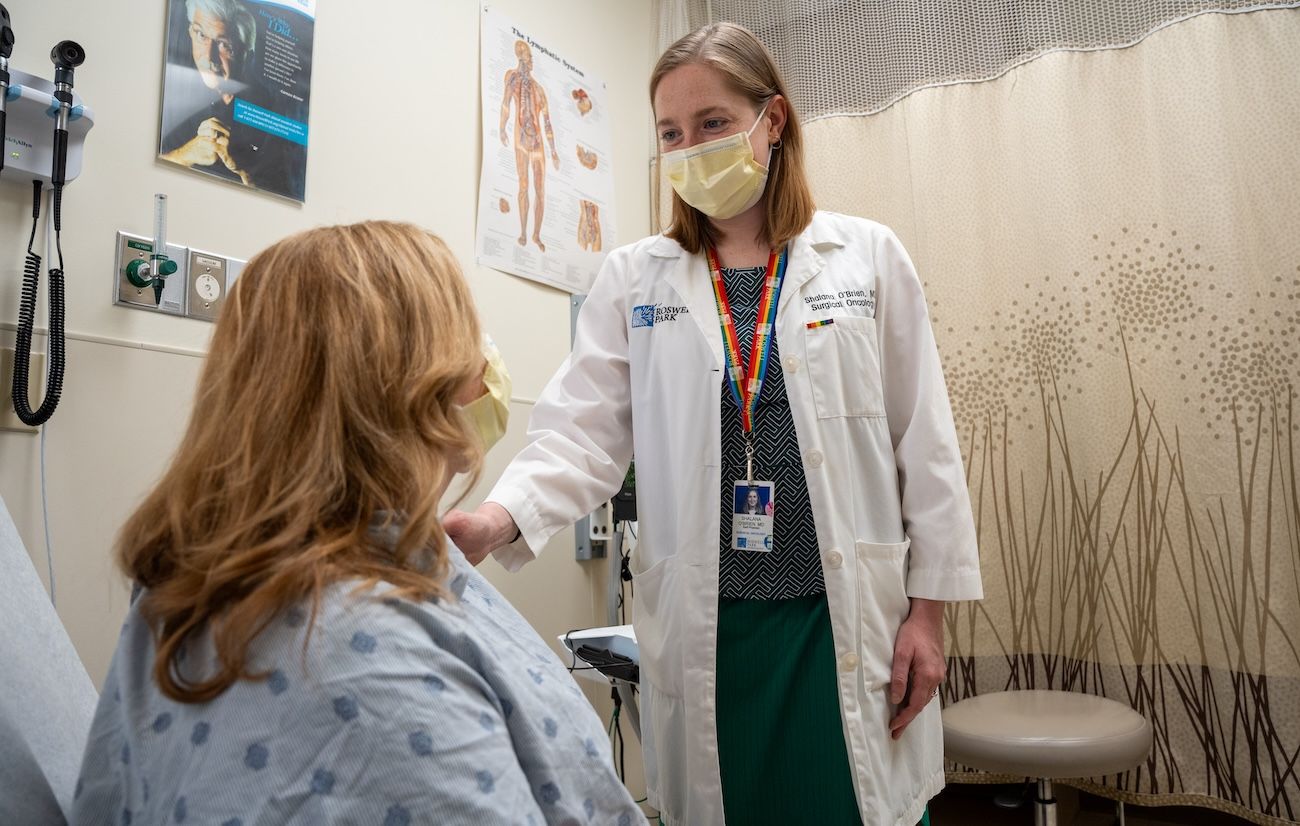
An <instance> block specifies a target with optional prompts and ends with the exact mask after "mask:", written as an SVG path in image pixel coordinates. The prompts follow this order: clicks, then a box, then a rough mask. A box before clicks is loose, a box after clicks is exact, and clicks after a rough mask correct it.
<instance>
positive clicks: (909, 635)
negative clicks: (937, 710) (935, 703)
mask: <svg viewBox="0 0 1300 826" xmlns="http://www.w3.org/2000/svg"><path fill="white" fill-rule="evenodd" d="M943 607H944V603H943V602H939V601H935V600H929V599H915V598H914V599H913V600H912V610H911V612H910V613H909V614H908V615H907V619H906V620H904V621H903V624H902V626H901V627H900V628H899V629H898V637H897V638H896V639H895V640H894V670H893V675H892V677H891V679H890V681H889V701H890V702H891V703H893V704H894V705H896V706H898V709H897V711H896V713H895V714H894V719H892V720H890V721H889V736H890V737H892V738H894V739H895V740H897V739H898V738H899V737H901V736H902V735H903V729H905V728H907V726H908V724H909V723H911V722H912V721H913V720H914V719H916V715H918V714H920V713H921V710H922V709H923V708H925V707H926V706H927V705H929V703H930V701H931V700H933V699H934V698H935V697H936V696H937V692H938V690H939V685H940V684H941V683H942V682H943V679H944V677H945V676H946V674H947V663H946V661H945V659H944V653H943Z"/></svg>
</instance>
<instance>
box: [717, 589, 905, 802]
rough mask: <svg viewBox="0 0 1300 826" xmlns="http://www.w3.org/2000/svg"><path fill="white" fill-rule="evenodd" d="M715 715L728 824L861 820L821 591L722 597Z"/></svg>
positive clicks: (826, 614) (723, 800) (826, 610)
mask: <svg viewBox="0 0 1300 826" xmlns="http://www.w3.org/2000/svg"><path fill="white" fill-rule="evenodd" d="M717 720H718V761H719V764H720V768H721V772H722V802H723V810H724V812H725V813H726V818H727V823H728V824H743V825H744V826H758V825H759V824H799V823H816V824H820V825H822V826H841V825H842V826H859V825H860V824H861V822H862V821H861V818H859V816H858V803H857V798H856V797H855V796H854V793H853V772H852V770H851V769H850V767H849V757H848V751H847V750H846V748H845V745H844V729H843V727H842V725H841V722H840V701H839V691H838V689H837V688H836V671H835V641H834V638H833V637H832V635H831V620H830V609H829V608H828V606H827V604H826V595H825V594H817V595H815V596H811V597H799V598H796V599H783V600H744V599H723V600H721V602H720V605H719V612H718V678H717ZM921 823H922V824H923V826H929V813H928V812H927V813H926V816H925V817H924V818H923V819H922V820H921Z"/></svg>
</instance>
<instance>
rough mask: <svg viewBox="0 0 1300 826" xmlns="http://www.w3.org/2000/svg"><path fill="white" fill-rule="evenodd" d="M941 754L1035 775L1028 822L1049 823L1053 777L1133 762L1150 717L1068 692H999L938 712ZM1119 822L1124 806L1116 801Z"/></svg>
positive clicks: (1142, 753)
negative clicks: (939, 717) (1032, 801)
mask: <svg viewBox="0 0 1300 826" xmlns="http://www.w3.org/2000/svg"><path fill="white" fill-rule="evenodd" d="M943 747H944V756H945V757H947V758H948V759H949V760H952V761H954V762H957V763H961V764H962V765H964V766H970V767H971V768H973V769H979V770H981V771H987V772H993V773H997V774H1012V775H1021V776H1023V777H1030V778H1033V779H1034V780H1036V781H1037V783H1038V788H1037V795H1036V796H1035V800H1034V822H1035V824H1037V826H1056V798H1055V796H1054V795H1053V792H1052V781H1053V780H1056V779H1061V778H1067V777H1098V776H1101V775H1107V774H1119V773H1121V772H1126V771H1128V770H1129V769H1132V768H1135V767H1137V766H1138V765H1140V764H1141V763H1142V761H1143V760H1145V759H1146V757H1147V754H1148V753H1150V751H1151V723H1150V722H1148V721H1147V719H1146V718H1145V717H1143V716H1142V715H1141V714H1138V713H1137V712H1136V711H1134V710H1133V709H1131V708H1129V707H1128V706H1126V705H1124V704H1122V703H1117V702H1115V701H1114V700H1107V699H1106V698H1105V697H1095V696H1093V695H1091V694H1077V693H1074V692H1069V691H999V692H995V693H992V694H981V695H980V696H978V697H971V698H969V699H966V700H962V701H961V702H959V703H954V704H953V705H951V706H949V707H947V708H945V709H944V710H943ZM1117 812H1118V815H1119V822H1120V824H1123V823H1124V804H1123V803H1120V804H1119V805H1118V807H1117Z"/></svg>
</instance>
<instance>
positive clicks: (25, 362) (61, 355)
mask: <svg viewBox="0 0 1300 826" xmlns="http://www.w3.org/2000/svg"><path fill="white" fill-rule="evenodd" d="M9 36H10V39H12V31H11V32H10V33H9ZM3 37H4V33H3V32H0V42H3ZM50 60H51V61H53V63H54V88H53V90H52V91H51V92H50V93H48V94H49V98H48V100H50V101H51V103H52V104H53V105H54V106H55V107H56V108H55V110H54V111H53V115H54V138H53V147H52V148H53V157H52V159H51V164H50V167H49V168H50V185H51V186H50V188H51V190H52V192H51V197H50V211H51V217H52V219H53V221H52V222H53V225H54V248H55V250H56V254H57V256H58V266H57V267H51V268H50V269H49V290H50V294H49V306H50V311H49V325H50V330H49V339H48V345H47V347H46V351H47V354H48V358H49V385H48V387H47V388H46V390H45V398H44V399H43V400H42V401H41V404H40V406H39V407H37V409H36V410H32V408H31V405H30V403H29V402H28V398H27V392H28V380H29V378H30V370H31V354H32V333H33V332H34V327H35V324H36V296H37V292H38V291H39V289H40V277H41V257H40V256H39V255H37V254H36V252H35V251H34V249H33V245H34V243H35V241H36V228H37V226H38V225H39V224H40V215H41V180H40V179H39V178H37V179H34V180H33V181H32V234H31V237H30V238H29V239H28V241H27V261H26V264H25V265H24V267H23V287H22V297H21V298H20V300H19V304H18V330H17V333H16V335H15V347H14V381H13V391H12V398H13V405H14V412H15V413H17V414H18V418H19V419H21V420H22V422H23V424H26V425H28V426H29V427H38V426H40V425H42V424H45V422H47V421H49V419H50V417H51V416H53V415H54V409H55V408H56V407H58V405H59V398H60V396H61V395H62V394H63V372H64V366H65V364H66V353H65V342H64V330H63V325H64V304H63V298H64V276H63V244H62V239H61V233H62V230H63V187H64V184H66V183H67V181H68V174H67V173H68V124H69V122H70V121H71V120H72V119H73V117H74V114H73V108H74V98H73V95H72V86H73V76H74V70H75V69H76V68H77V67H78V66H80V65H81V64H82V63H84V62H85V60H86V50H85V49H83V48H81V46H79V45H78V44H76V43H74V42H73V41H71V40H64V41H62V42H60V43H57V44H55V46H54V48H53V49H52V50H51V51H50Z"/></svg>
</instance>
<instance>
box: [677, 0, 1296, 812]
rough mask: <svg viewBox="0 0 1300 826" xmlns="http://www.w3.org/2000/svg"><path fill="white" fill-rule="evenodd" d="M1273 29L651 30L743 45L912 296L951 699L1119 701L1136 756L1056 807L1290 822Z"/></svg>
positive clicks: (1074, 10) (1057, 9)
mask: <svg viewBox="0 0 1300 826" xmlns="http://www.w3.org/2000/svg"><path fill="white" fill-rule="evenodd" d="M1291 5H1295V4H1283V3H1277V4H1254V5H1252V6H1246V5H1245V4H1233V3H1216V4H1209V3H1194V2H1172V0H1171V1H1169V2H1127V3H1122V4H1121V3H1087V4H1084V3H1065V2H1059V3H1051V2H1012V1H1011V0H1004V1H1003V2H963V3H955V2H949V3H943V2H939V3H934V2H927V3H921V2H919V0H913V1H912V2H902V1H901V0H890V2H884V1H883V0H881V1H880V2H853V3H826V2H823V3H808V2H802V3H799V2H796V3H790V2H785V3H774V2H772V3H769V2H758V0H753V1H752V2H747V1H742V0H737V1H736V2H719V1H717V0H715V2H712V3H702V2H686V3H673V2H669V1H668V0H665V1H664V2H663V3H662V4H661V9H660V11H661V17H660V20H661V38H662V39H664V40H665V41H667V40H669V39H671V38H672V37H674V36H676V35H678V34H680V33H682V32H683V31H686V30H689V29H690V28H692V27H694V26H696V25H699V24H701V23H703V22H705V21H706V20H707V19H709V18H710V16H711V17H712V19H730V20H736V21H738V22H741V23H744V24H746V25H748V26H750V27H751V28H753V29H754V30H755V31H756V32H758V33H759V35H760V36H761V37H763V38H764V40H765V41H766V42H767V43H768V44H769V46H770V47H771V48H772V49H773V51H774V52H775V53H776V55H777V57H778V60H779V61H780V62H781V63H782V65H783V69H784V71H785V72H786V73H787V75H788V79H789V80H790V81H791V85H792V88H793V90H794V91H793V95H794V97H795V104H796V106H798V107H799V109H800V111H802V112H804V114H805V117H806V118H809V119H811V121H812V122H811V124H810V126H809V128H808V143H809V161H810V168H811V171H812V175H813V179H814V180H813V183H814V190H815V192H816V194H817V198H818V203H819V206H820V207H822V208H824V209H832V210H836V211H840V212H845V213H851V214H854V215H862V216H866V217H870V218H873V219H875V220H878V221H881V222H883V223H885V224H888V225H890V226H892V227H893V228H894V229H895V230H896V231H897V232H898V233H899V235H900V236H901V238H902V239H903V241H904V243H905V244H906V246H907V248H908V249H909V251H910V252H911V254H912V256H913V258H914V260H915V262H916V265H917V268H918V270H919V272H920V273H921V277H922V280H923V281H924V283H925V288H926V293H927V297H928V300H929V304H930V309H931V313H932V320H933V323H934V326H935V332H936V335H937V337H938V342H939V348H940V352H941V355H942V358H943V363H944V369H945V374H946V376H947V379H948V383H949V388H950V391H951V395H952V400H953V405H954V414H955V417H956V420H957V426H958V431H959V434H960V436H961V439H962V448H963V450H962V452H963V458H964V460H965V462H966V468H967V475H968V479H969V483H970V489H971V500H972V503H973V504H974V506H975V508H976V519H977V520H978V524H979V535H980V553H981V564H982V569H983V576H984V584H985V590H986V598H985V599H984V601H983V602H981V603H977V604H976V603H967V604H960V605H955V606H951V607H950V608H949V612H948V623H947V636H948V644H949V653H950V655H951V656H950V661H949V679H948V683H947V684H946V686H945V688H944V695H943V696H944V700H945V701H946V702H954V701H956V700H958V699H961V698H963V697H967V696H971V695H974V694H979V693H982V692H989V691H1000V690H1003V689H1007V688H1054V689H1065V690H1069V691H1083V692H1089V693H1095V694H1101V695H1104V696H1107V697H1110V698H1113V699H1115V700H1118V701H1121V702H1124V703H1128V704H1130V705H1131V706H1132V707H1133V708H1135V709H1137V710H1138V711H1140V712H1141V713H1142V714H1143V715H1145V716H1146V717H1147V718H1148V719H1149V720H1151V722H1152V724H1153V725H1154V727H1155V747H1154V749H1153V751H1152V753H1151V755H1150V758H1149V759H1148V760H1147V762H1146V763H1145V764H1144V765H1142V766H1141V767H1139V768H1138V769H1137V770H1135V771H1133V772H1130V773H1128V774H1126V775H1123V776H1119V777H1114V776H1112V777H1104V778H1090V779H1084V780H1080V781H1079V782H1078V783H1077V785H1079V786H1080V787H1083V788H1087V789H1089V790H1091V791H1096V792H1099V793H1101V794H1105V795H1108V796H1111V797H1117V798H1123V799H1126V800H1129V801H1134V802H1139V803H1148V804H1195V805H1204V806H1210V807H1214V808H1219V809H1223V810H1227V811H1232V812H1236V813H1238V814H1240V815H1242V816H1244V817H1247V818H1250V819H1252V820H1254V821H1256V822H1259V823H1267V824H1274V823H1294V822H1300V779H1298V777H1300V650H1298V647H1300V493H1298V492H1297V487H1296V486H1297V481H1300V474H1298V473H1297V462H1300V448H1298V447H1297V444H1296V442H1297V439H1298V437H1300V404H1298V402H1300V400H1297V398H1296V393H1297V389H1300V361H1298V360H1297V359H1298V358H1300V194H1298V193H1300V10H1296V9H1294V8H1290V7H1289V6H1291ZM1222 12H1237V13H1222ZM981 78H983V80H980V79H981ZM976 81H979V82H976ZM951 769H952V773H951V774H950V777H951V778H952V779H954V780H962V779H970V775H968V774H966V773H965V772H963V771H962V768H961V767H958V766H953V767H951Z"/></svg>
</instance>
